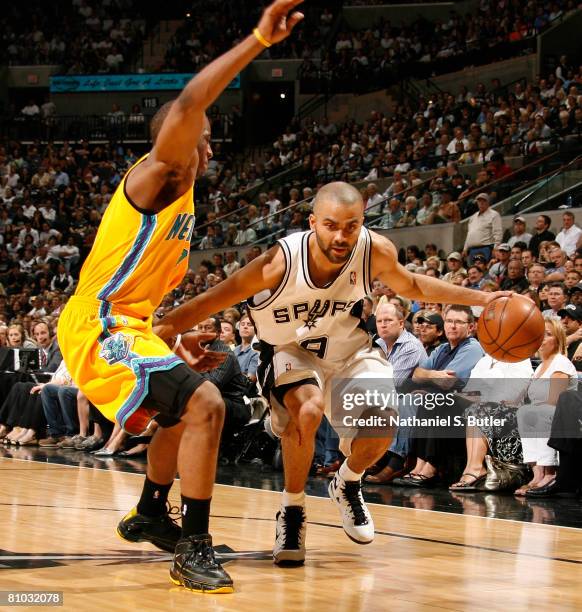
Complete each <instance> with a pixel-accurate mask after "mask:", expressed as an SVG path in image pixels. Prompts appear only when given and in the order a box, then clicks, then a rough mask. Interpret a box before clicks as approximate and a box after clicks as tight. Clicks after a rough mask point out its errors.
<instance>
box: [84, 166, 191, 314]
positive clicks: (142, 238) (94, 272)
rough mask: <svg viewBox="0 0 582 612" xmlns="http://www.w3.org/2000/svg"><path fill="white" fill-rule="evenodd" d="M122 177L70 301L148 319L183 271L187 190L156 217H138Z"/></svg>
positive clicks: (188, 220) (188, 217) (188, 207)
mask: <svg viewBox="0 0 582 612" xmlns="http://www.w3.org/2000/svg"><path fill="white" fill-rule="evenodd" d="M144 159H145V157H143V158H142V159H140V160H139V161H138V162H137V163H136V164H135V165H134V166H132V168H131V169H130V170H129V171H128V172H127V173H126V175H125V176H124V177H123V180H122V181H121V183H120V184H119V186H118V187H117V190H116V191H115V193H114V194H113V197H112V198H111V201H110V203H109V206H108V207H107V210H106V211H105V214H104V215H103V219H102V220H101V225H100V226H99V230H98V232H97V236H96V237H95V243H94V244H93V248H92V249H91V252H90V253H89V256H88V257H87V259H86V261H85V263H84V264H83V268H82V270H81V274H80V278H79V285H78V287H77V290H76V292H75V295H76V296H81V297H87V298H93V299H97V300H100V301H101V302H105V303H108V304H112V305H115V306H119V307H122V308H123V309H124V310H125V311H127V312H128V313H130V314H132V315H133V316H135V317H139V318H147V317H150V316H151V315H152V314H153V312H154V311H155V310H156V308H157V307H158V306H159V304H160V302H161V301H162V298H163V297H164V295H165V294H166V293H168V292H169V291H171V290H172V289H174V288H175V287H176V286H177V285H179V284H180V282H181V280H182V278H183V277H184V274H185V273H186V271H187V270H188V259H189V254H190V239H191V238H192V232H193V231H194V200H193V189H194V187H193V186H192V187H191V188H190V189H188V191H186V193H184V194H183V195H181V196H180V197H179V198H178V199H177V200H176V201H175V202H173V203H172V204H171V205H170V206H168V207H166V208H165V209H164V210H162V211H161V212H159V213H157V214H154V213H147V212H140V210H138V208H137V207H136V205H134V204H132V202H131V199H130V198H129V196H128V195H127V191H126V189H125V181H126V179H127V176H128V174H129V173H130V172H131V170H132V169H133V168H135V166H136V165H137V164H139V163H141V162H142V161H143V160H144Z"/></svg>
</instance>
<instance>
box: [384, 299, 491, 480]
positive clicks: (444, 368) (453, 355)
mask: <svg viewBox="0 0 582 612" xmlns="http://www.w3.org/2000/svg"><path fill="white" fill-rule="evenodd" d="M444 328H445V337H446V340H447V341H446V342H444V343H443V344H441V345H440V346H439V347H438V348H437V349H436V350H435V351H433V352H432V353H431V355H430V357H428V358H427V359H425V360H424V361H421V362H420V364H419V367H417V368H416V369H415V370H414V373H413V376H412V379H413V382H414V383H415V385H416V386H417V388H419V389H422V390H424V391H426V390H428V389H430V390H431V392H434V391H435V390H438V391H439V392H446V391H453V390H457V391H459V390H462V389H463V388H464V387H465V385H466V384H467V381H468V380H469V377H470V375H471V371H472V370H473V368H474V367H475V365H476V364H477V362H478V361H479V359H481V357H483V355H484V352H483V349H482V348H481V345H480V344H479V342H477V340H476V339H475V338H473V333H474V331H475V317H474V315H473V312H472V310H471V308H470V307H469V306H460V305H452V306H449V307H448V308H447V309H446V310H445V315H444ZM461 413H462V409H461V408H460V407H459V406H458V405H456V404H455V405H454V406H447V407H446V408H445V407H435V408H434V409H433V410H428V409H426V408H424V407H423V406H420V407H419V408H418V412H417V416H418V418H420V419H429V418H431V417H432V418H434V417H437V416H443V415H445V414H451V415H453V416H455V415H456V414H458V415H460V414H461ZM439 433H440V432H436V431H435V430H434V428H432V427H430V426H428V427H426V428H424V427H423V428H420V431H419V432H418V436H417V437H416V436H415V438H414V443H413V445H412V451H413V453H415V454H416V457H417V461H416V465H415V466H414V468H413V470H412V471H411V472H410V473H409V474H407V475H406V476H405V477H404V478H399V479H396V480H395V481H394V484H401V485H405V486H415V487H430V486H432V485H433V484H435V483H436V482H437V481H438V479H439V476H438V468H439V467H440V465H441V464H442V462H443V461H444V459H445V457H446V456H447V453H448V452H449V450H450V440H445V439H443V438H442V437H440V435H439Z"/></svg>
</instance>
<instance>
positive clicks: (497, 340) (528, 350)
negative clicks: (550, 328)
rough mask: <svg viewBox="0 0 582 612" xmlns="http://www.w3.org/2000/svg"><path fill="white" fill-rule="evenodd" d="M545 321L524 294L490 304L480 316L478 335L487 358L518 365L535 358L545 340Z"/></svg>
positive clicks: (502, 298) (498, 299)
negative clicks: (518, 362) (489, 356)
mask: <svg viewBox="0 0 582 612" xmlns="http://www.w3.org/2000/svg"><path fill="white" fill-rule="evenodd" d="M544 332H545V325H544V318H543V316H542V313H541V312H540V310H539V308H538V307H537V306H536V305H535V304H534V303H533V302H532V301H531V300H529V299H528V298H526V297H525V296H523V295H518V294H514V295H512V296H511V297H510V298H506V297H501V298H497V299H496V300H493V301H492V302H490V303H489V304H488V305H487V306H486V307H485V309H484V310H483V312H482V313H481V316H480V317H479V322H478V323H477V334H478V336H479V342H480V343H481V346H482V347H483V349H484V350H485V352H486V353H487V354H488V355H491V357H493V359H497V360H498V361H506V362H508V363H515V362H517V361H523V360H524V359H527V358H528V357H532V356H533V355H534V353H535V352H536V351H537V350H538V349H539V348H540V345H541V343H542V341H543V339H544Z"/></svg>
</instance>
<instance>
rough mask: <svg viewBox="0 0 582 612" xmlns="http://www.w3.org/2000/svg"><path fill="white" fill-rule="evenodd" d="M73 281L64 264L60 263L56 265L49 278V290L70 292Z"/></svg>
mask: <svg viewBox="0 0 582 612" xmlns="http://www.w3.org/2000/svg"><path fill="white" fill-rule="evenodd" d="M74 284H75V281H74V280H73V277H72V276H71V275H70V274H69V273H68V272H67V268H66V266H65V264H63V263H60V264H59V265H58V267H57V273H56V274H55V275H54V276H53V278H52V280H51V291H62V292H63V293H70V292H71V291H72V290H73V286H74Z"/></svg>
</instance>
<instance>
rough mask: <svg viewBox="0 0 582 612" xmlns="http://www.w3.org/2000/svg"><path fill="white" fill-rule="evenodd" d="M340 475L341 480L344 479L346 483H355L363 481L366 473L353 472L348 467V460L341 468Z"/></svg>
mask: <svg viewBox="0 0 582 612" xmlns="http://www.w3.org/2000/svg"><path fill="white" fill-rule="evenodd" d="M339 475H340V478H343V479H344V480H345V481H346V482H353V481H354V480H361V479H362V476H363V475H364V472H360V473H358V472H352V470H350V468H349V467H348V460H347V459H346V460H345V461H344V462H343V463H342V464H341V466H340V469H339Z"/></svg>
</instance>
